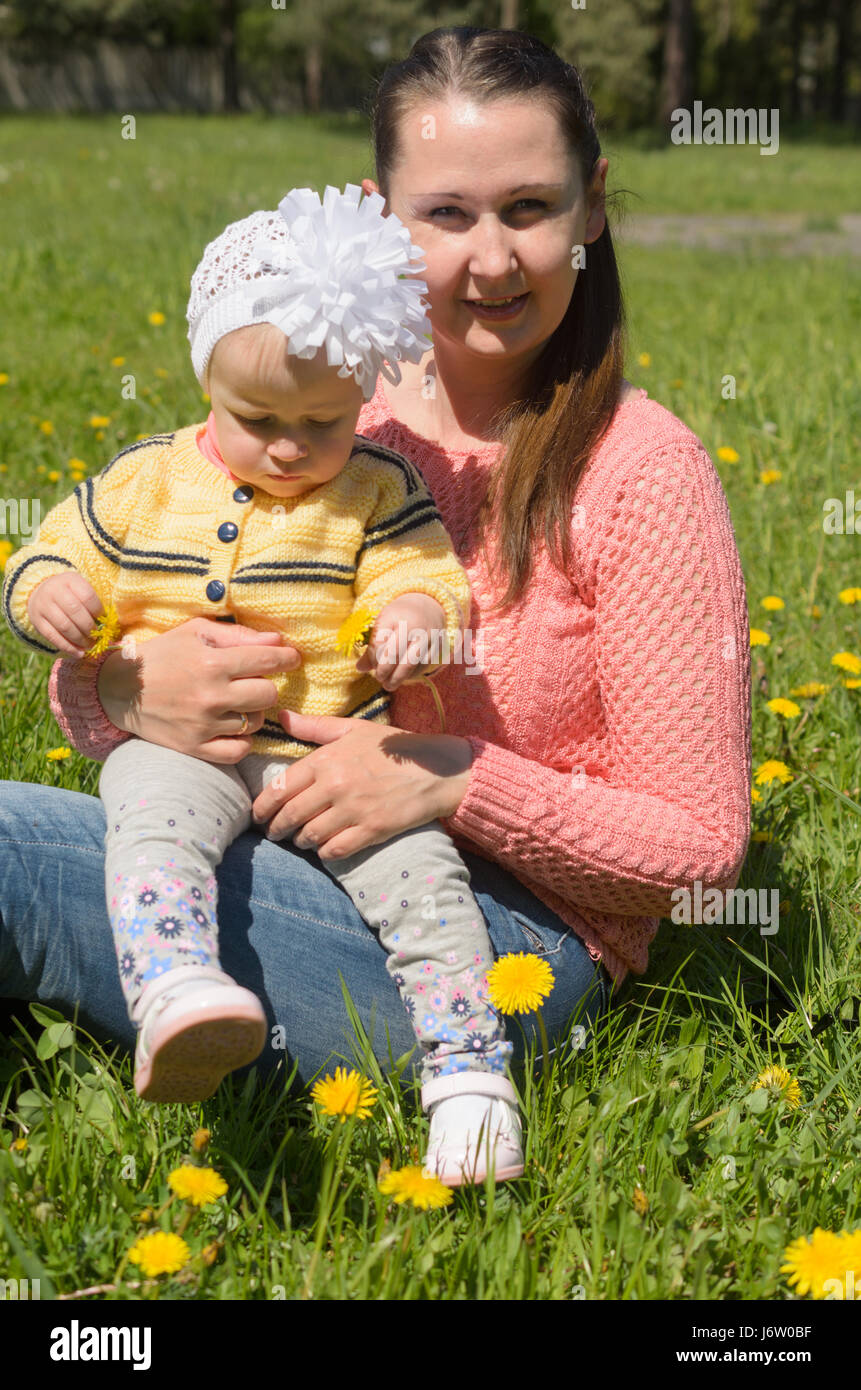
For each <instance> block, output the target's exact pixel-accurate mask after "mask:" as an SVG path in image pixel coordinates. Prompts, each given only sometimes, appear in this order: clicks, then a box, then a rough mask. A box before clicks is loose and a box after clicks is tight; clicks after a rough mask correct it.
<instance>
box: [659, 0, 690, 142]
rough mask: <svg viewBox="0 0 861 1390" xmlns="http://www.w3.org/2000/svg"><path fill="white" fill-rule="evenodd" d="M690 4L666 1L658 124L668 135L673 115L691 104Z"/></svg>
mask: <svg viewBox="0 0 861 1390" xmlns="http://www.w3.org/2000/svg"><path fill="white" fill-rule="evenodd" d="M692 3H693V0H669V6H668V9H667V19H666V26H665V29H664V71H663V77H662V81H661V109H660V121H661V124H662V126H663V127H664V129H665V130H666V131H667V132H669V130H670V126H671V123H672V114H673V112H674V111H676V110H678V109H679V108H689V107H690V104H691V37H692V15H691V10H692Z"/></svg>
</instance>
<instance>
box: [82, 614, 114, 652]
mask: <svg viewBox="0 0 861 1390" xmlns="http://www.w3.org/2000/svg"><path fill="white" fill-rule="evenodd" d="M121 632H122V629H121V628H120V620H119V618H118V617H117V610H116V608H115V607H114V605H113V604H112V603H110V604H108V606H107V608H106V609H105V611H104V612H103V613H100V614H99V617H98V619H97V620H96V625H95V627H92V628H90V636H91V637H92V639H93V645H92V646H91V647H88V648H87V656H101V654H102V652H106V651H107V650H108V648H109V647H112V646H113V645H114V644H115V643H116V642H118V641H119V638H120V635H121Z"/></svg>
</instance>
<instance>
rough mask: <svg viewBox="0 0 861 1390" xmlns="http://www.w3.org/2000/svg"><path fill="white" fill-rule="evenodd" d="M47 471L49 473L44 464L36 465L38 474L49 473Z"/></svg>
mask: <svg viewBox="0 0 861 1390" xmlns="http://www.w3.org/2000/svg"><path fill="white" fill-rule="evenodd" d="M47 471H48V470H47V468H46V467H45V465H44V463H37V465H36V472H37V473H47Z"/></svg>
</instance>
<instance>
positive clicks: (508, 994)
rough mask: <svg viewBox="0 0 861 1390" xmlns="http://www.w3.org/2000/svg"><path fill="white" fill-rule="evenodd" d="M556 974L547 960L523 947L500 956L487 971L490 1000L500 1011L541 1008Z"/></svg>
mask: <svg viewBox="0 0 861 1390" xmlns="http://www.w3.org/2000/svg"><path fill="white" fill-rule="evenodd" d="M554 983H555V977H554V975H553V971H552V970H551V969H550V966H549V965H548V964H547V961H546V960H542V959H541V957H540V956H535V955H532V954H530V953H528V952H526V951H520V952H519V953H518V954H516V955H515V954H514V952H511V951H510V952H509V953H508V955H506V956H500V958H499V960H498V961H497V962H496V964H495V965H493V966H492V967H491V969H490V970H488V972H487V989H488V994H489V996H490V1002H491V1003H492V1004H493V1007H494V1008H495V1009H499V1011H500V1013H503V1014H529V1013H532V1012H533V1010H535V1009H538V1008H540V1006H541V1005H542V1004H543V1002H544V1000H545V999H546V998H547V995H548V994H549V993H550V991H551V990H552V988H553V985H554Z"/></svg>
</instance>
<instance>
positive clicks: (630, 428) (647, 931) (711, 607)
mask: <svg viewBox="0 0 861 1390" xmlns="http://www.w3.org/2000/svg"><path fill="white" fill-rule="evenodd" d="M358 429H359V432H360V433H362V434H365V435H367V436H369V437H370V438H372V439H375V440H377V441H378V442H379V443H381V444H385V445H387V446H388V447H389V448H392V449H396V450H398V451H399V452H400V453H403V454H406V456H407V457H408V458H410V459H411V460H412V461H413V462H414V463H415V464H416V465H417V467H418V468H419V470H420V471H421V473H422V475H423V477H424V479H425V481H426V483H427V485H428V487H429V489H430V491H431V494H432V496H433V498H434V501H435V502H436V505H437V507H438V508H439V511H440V514H441V516H442V519H443V523H444V525H445V526H446V528H447V529H448V531H449V533H450V534H451V536H452V538H453V540H454V542H455V547H456V549H457V553H458V556H459V558H460V560H461V563H462V564H463V565H464V566H465V568H466V570H467V572H468V574H469V578H470V583H471V585H472V593H473V604H472V617H471V622H470V628H471V632H472V641H473V648H474V651H473V655H472V658H471V659H472V661H473V662H474V663H475V665H474V666H473V667H470V665H469V664H466V663H462V664H454V665H451V666H448V667H446V668H444V669H443V670H442V671H440V672H439V673H438V675H437V676H436V677H435V681H434V683H435V685H436V687H437V689H438V691H439V694H440V696H441V698H442V701H443V704H444V707H445V711H446V732H447V733H451V734H458V735H460V736H461V737H463V738H466V739H468V741H469V743H470V745H471V747H472V751H473V764H472V771H471V775H470V781H469V786H468V789H467V792H466V795H465V796H464V798H463V800H462V801H461V803H460V805H459V807H458V809H457V811H456V812H455V814H454V815H453V816H451V817H449V818H448V819H447V820H445V821H444V822H443V824H444V825H445V826H446V828H447V829H448V831H449V833H450V834H451V835H452V837H453V838H454V841H455V843H456V844H457V845H458V847H459V848H461V849H466V850H470V851H472V852H474V853H477V854H479V855H481V856H482V857H484V858H487V859H491V860H495V861H496V862H497V863H498V864H500V865H502V866H503V867H504V868H506V869H508V870H510V872H511V873H512V874H514V876H515V877H516V878H517V879H518V880H519V881H520V882H521V883H523V884H524V885H525V887H526V888H528V889H530V891H531V892H533V893H534V894H535V895H536V896H537V897H538V898H540V899H541V901H542V902H544V903H545V904H546V905H547V906H548V907H550V908H551V909H552V911H553V912H555V913H556V914H557V915H558V916H559V917H560V918H561V919H562V920H563V921H564V922H565V923H567V924H568V925H569V926H570V927H572V928H573V930H574V931H575V932H577V934H578V935H579V936H580V937H581V938H582V939H583V940H584V941H585V943H586V945H587V946H588V948H589V951H590V954H591V955H592V956H593V957H594V958H595V959H601V960H603V962H604V965H605V966H606V968H607V970H608V971H609V972H610V974H611V975H612V976H613V978H614V979H615V980H616V981H617V982H621V980H622V979H623V978H624V976H625V975H626V973H627V971H628V970H631V971H633V972H634V973H635V974H642V973H643V972H644V971H645V969H646V966H647V963H648V946H649V943H650V942H651V940H652V939H653V937H654V935H655V932H656V931H657V927H658V919H659V918H660V917H661V916H668V915H669V912H670V908H671V894H672V891H673V889H674V888H677V887H681V886H687V887H689V888H692V886H693V884H694V883H696V882H697V881H699V882H701V884H702V886H703V889H704V890H705V888H707V887H718V888H728V887H732V886H734V884H735V882H736V880H737V878H738V874H739V871H740V869H741V865H742V862H743V860H744V856H745V852H746V849H747V843H748V837H749V833H750V652H749V640H748V618H747V606H746V602H745V592H744V581H743V579H742V573H741V566H740V563H739V558H738V552H737V550H736V544H735V537H734V534H733V529H732V523H731V521H730V517H729V511H728V508H727V503H726V498H725V496H724V493H723V489H722V487H721V484H720V480H719V478H718V476H717V473H716V472H715V469H714V466H713V465H712V462H711V460H710V458H709V456H708V454H707V453H706V451H705V449H704V447H703V445H702V444H701V443H700V441H699V440H698V439H697V438H696V436H695V435H694V434H693V433H692V432H691V431H690V430H689V429H688V428H687V426H686V425H684V424H683V423H682V422H681V421H680V420H678V419H677V418H676V417H675V416H674V415H672V414H671V413H670V412H669V411H668V410H666V409H665V408H664V407H663V406H662V405H660V404H658V402H656V401H652V400H650V399H649V397H648V395H647V394H646V392H645V391H640V392H639V393H638V395H637V396H635V397H633V398H632V399H629V400H628V401H626V402H625V403H624V404H623V405H621V406H620V407H619V408H618V410H617V411H616V414H615V416H614V419H613V421H612V423H611V425H610V428H609V429H608V431H607V433H606V434H605V436H604V438H603V439H602V441H601V442H600V444H599V445H598V447H597V449H596V450H595V452H594V453H593V456H592V458H591V459H590V461H589V464H588V466H587V468H586V469H585V471H584V473H583V475H582V478H581V481H580V483H579V485H578V488H577V493H576V497H575V507H574V514H573V517H572V537H573V541H574V546H573V552H572V553H573V560H572V563H571V565H570V568H569V572H568V574H567V575H564V576H563V575H561V574H560V573H559V572H558V570H557V569H556V568H555V566H554V565H553V563H552V561H550V559H549V558H548V556H547V554H546V551H545V547H544V544H543V542H542V543H541V544H540V546H539V549H538V554H537V558H536V563H535V569H534V573H533V578H532V581H531V583H530V585H529V586H528V588H527V590H526V592H525V594H524V596H523V598H522V599H521V601H520V602H519V603H518V604H517V605H515V606H514V607H513V608H511V609H509V610H508V611H507V612H506V613H505V614H503V615H502V616H501V617H500V616H497V615H491V614H489V612H488V608H489V604H490V602H491V600H492V597H493V591H492V589H491V586H490V584H489V580H488V575H487V573H486V568H485V566H484V564H483V559H482V556H481V555H480V553H476V547H475V545H474V541H473V537H472V533H471V528H470V527H469V522H470V521H471V519H472V518H473V517H474V516H475V513H476V512H477V510H478V506H479V502H480V500H481V497H482V495H483V491H484V489H485V488H486V485H487V479H488V475H489V471H490V469H491V467H492V465H493V463H494V460H495V459H496V457H497V454H498V449H499V446H498V445H496V444H489V445H484V446H476V447H475V448H473V449H471V450H468V451H467V450H460V451H459V450H444V449H442V448H440V447H439V446H438V445H436V444H433V443H431V442H430V441H429V440H426V439H423V438H420V437H419V436H417V435H415V434H413V433H412V432H411V431H410V430H409V429H408V428H406V426H404V425H401V424H400V423H399V422H398V421H397V420H395V419H394V418H393V417H392V415H391V408H390V407H389V405H388V402H387V400H386V397H385V395H384V393H383V389H382V378H380V381H379V383H378V386H377V392H376V395H375V396H374V399H373V400H372V401H369V402H368V403H367V405H365V407H364V408H363V411H362V414H361V415H360V417H359V425H358ZM465 527H466V528H467V536H466V539H465V541H462V540H461V537H462V535H463V532H464V528H465ZM467 658H468V660H469V659H470V658H469V653H467ZM94 667H95V663H90V662H87V663H77V662H68V661H61V662H58V663H57V664H56V665H55V668H54V671H53V672H52V679H51V696H52V698H51V707H52V709H53V711H54V714H55V715H56V717H57V719H58V722H59V723H60V726H61V728H63V730H64V732H65V733H66V735H67V737H68V738H69V739H70V741H71V742H72V743H74V744H75V745H76V746H77V747H79V748H80V749H81V751H83V752H86V753H89V754H90V756H97V757H105V756H106V755H107V752H108V751H110V747H111V746H112V745H113V744H114V743H116V742H120V741H122V738H123V737H124V736H123V735H122V734H120V733H119V731H117V730H114V728H113V726H112V725H108V724H107V723H106V719H105V715H104V712H103V711H102V709H101V706H100V705H99V703H98V699H97V696H96V686H95V680H96V676H97V668H96V669H94ZM476 668H479V669H476ZM391 712H392V722H393V724H395V725H398V726H399V727H401V728H403V729H409V730H413V731H415V732H421V733H428V734H434V733H438V732H439V720H438V717H437V713H436V708H435V705H434V703H433V701H432V698H431V695H430V692H429V691H428V690H426V689H425V687H424V686H423V685H421V684H416V685H406V686H402V687H401V688H400V689H399V690H398V691H397V692H396V693H395V696H394V699H393V703H392V711H391ZM108 731H110V736H109V737H106V734H107V733H108Z"/></svg>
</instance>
